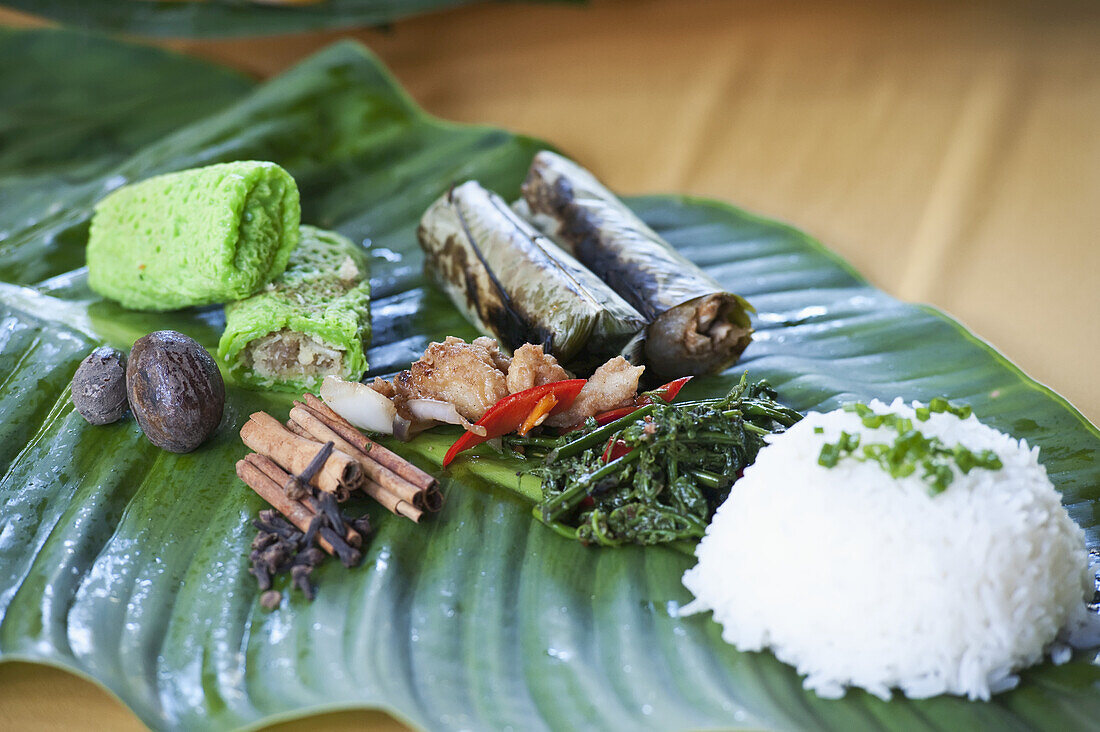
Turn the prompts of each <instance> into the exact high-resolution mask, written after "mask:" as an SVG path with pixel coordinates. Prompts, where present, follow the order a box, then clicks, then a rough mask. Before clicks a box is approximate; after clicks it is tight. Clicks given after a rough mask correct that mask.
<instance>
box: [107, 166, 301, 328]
mask: <svg viewBox="0 0 1100 732" xmlns="http://www.w3.org/2000/svg"><path fill="white" fill-rule="evenodd" d="M300 218H301V207H300V205H299V202H298V186H297V184H295V182H294V179H293V178H292V177H290V174H289V173H287V172H286V171H285V170H283V169H282V168H280V167H279V166H278V165H276V164H275V163H265V162H256V161H239V162H234V163H221V164H218V165H211V166H208V167H205V168H196V169H194V170H184V171H180V172H178V173H168V174H166V175H159V176H156V177H154V178H149V179H147V180H143V181H141V182H140V183H133V184H131V185H127V186H124V187H122V188H119V189H118V190H117V191H114V192H113V193H111V194H110V195H108V196H107V197H106V198H104V199H103V200H102V201H100V202H99V203H98V204H97V205H96V208H95V214H94V216H93V217H92V227H91V233H90V235H89V238H88V284H89V285H90V286H91V288H92V289H93V290H95V291H96V292H98V293H99V294H101V295H103V296H104V297H107V298H110V299H112V300H116V301H118V302H120V303H122V304H123V305H125V306H126V307H128V308H132V309H134V310H177V309H179V308H185V307H191V306H193V305H209V304H211V303H221V302H229V301H231V300H240V299H241V298H245V297H248V296H249V295H251V294H253V293H254V292H256V291H258V290H259V289H260V288H262V287H263V286H264V285H266V284H267V283H269V282H271V281H272V280H273V279H275V278H276V277H278V276H279V274H281V273H282V271H283V270H284V269H286V264H287V259H288V258H289V257H290V252H291V251H292V250H293V249H294V247H295V246H297V245H298V231H299V230H298V223H299V220H300Z"/></svg>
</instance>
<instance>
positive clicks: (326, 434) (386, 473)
mask: <svg viewBox="0 0 1100 732" xmlns="http://www.w3.org/2000/svg"><path fill="white" fill-rule="evenodd" d="M296 404H297V406H295V407H294V408H293V409H291V410H290V418H291V419H292V420H294V421H295V422H297V423H298V424H299V425H301V426H302V427H303V428H304V429H305V431H306V432H308V433H309V434H310V435H311V436H312V437H313V438H314V439H315V440H319V441H321V442H330V441H331V442H334V443H335V444H336V448H337V449H338V450H341V451H343V452H346V453H348V454H349V455H351V456H352V457H353V458H355V459H356V460H357V461H358V463H359V467H360V468H361V469H362V471H363V474H364V475H365V476H366V477H367V478H368V479H370V480H373V481H374V482H375V483H377V484H379V485H380V486H382V487H383V488H384V489H386V490H387V491H389V492H390V493H392V494H394V495H395V496H397V497H398V498H400V499H401V500H402V501H405V502H407V503H410V504H411V503H412V502H413V501H414V500H416V498H417V496H419V495H420V494H421V493H422V492H423V491H422V489H420V488H418V487H417V486H415V485H413V484H412V483H410V482H409V481H407V480H405V479H404V478H402V477H401V476H400V475H398V474H397V473H395V472H393V471H392V470H390V469H389V468H387V467H386V466H384V465H382V464H381V463H377V462H375V461H374V460H372V459H371V457H370V454H369V453H366V452H363V451H362V450H360V449H359V448H358V447H356V446H355V445H353V444H351V443H349V442H348V441H347V440H346V439H344V437H343V436H342V435H340V434H339V433H337V432H336V431H335V430H334V429H332V427H330V426H329V425H328V424H326V422H325V421H324V420H323V419H321V418H320V417H319V416H318V415H317V414H316V413H315V412H314V411H312V410H311V409H308V408H306V407H305V406H304V405H302V404H300V403H296Z"/></svg>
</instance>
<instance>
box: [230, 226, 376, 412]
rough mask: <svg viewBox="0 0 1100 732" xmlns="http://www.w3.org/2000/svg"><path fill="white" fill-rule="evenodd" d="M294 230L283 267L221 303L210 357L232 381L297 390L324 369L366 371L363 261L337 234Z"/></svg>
mask: <svg viewBox="0 0 1100 732" xmlns="http://www.w3.org/2000/svg"><path fill="white" fill-rule="evenodd" d="M301 228H302V232H301V243H300V244H299V245H298V248H297V249H295V250H294V252H292V253H291V255H290V263H289V264H288V265H287V268H286V271H285V272H283V274H282V275H281V276H279V277H278V278H277V279H276V280H275V281H274V282H273V283H271V284H270V285H268V287H267V289H266V290H264V291H263V292H260V293H259V294H256V295H253V296H252V297H250V298H248V299H246V300H241V301H240V302H235V303H230V304H228V305H226V306H225V332H224V333H223V334H222V337H221V341H220V342H219V343H218V358H219V359H221V361H222V362H223V363H225V364H226V365H227V366H228V367H229V372H230V374H231V375H232V377H233V379H234V380H235V381H237V382H238V383H242V384H246V385H249V386H257V387H263V388H271V389H279V390H286V391H296V392H298V393H301V392H302V391H303V390H313V389H316V388H317V387H318V386H319V385H320V383H321V380H322V379H323V378H324V377H325V376H326V375H328V374H334V375H336V376H339V377H341V378H343V379H346V380H348V381H358V380H359V379H361V378H362V377H363V373H364V372H365V371H366V369H367V357H366V353H365V349H366V347H367V345H368V344H369V342H370V281H369V278H368V267H367V258H366V256H365V255H364V253H363V250H362V249H361V248H360V247H358V246H356V245H355V244H353V243H352V242H351V241H350V240H348V239H346V238H345V237H343V236H340V235H339V234H336V233H333V232H331V231H323V230H321V229H315V228H313V227H312V226H303V227H301Z"/></svg>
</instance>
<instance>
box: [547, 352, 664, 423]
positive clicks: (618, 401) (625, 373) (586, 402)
mask: <svg viewBox="0 0 1100 732" xmlns="http://www.w3.org/2000/svg"><path fill="white" fill-rule="evenodd" d="M643 371H645V367H644V366H633V365H631V364H630V362H629V361H627V360H626V359H625V358H623V357H622V356H616V357H615V358H613V359H611V360H610V361H608V362H607V363H605V364H604V365H603V366H600V367H599V368H598V369H596V371H595V372H594V373H593V374H592V376H591V377H589V379H588V381H587V382H586V383H585V385H584V388H582V389H581V392H580V394H578V395H577V398H576V399H575V400H574V401H573V404H572V406H570V407H569V409H566V410H565V411H563V412H560V413H558V414H555V415H554V416H553V417H550V418H549V419H548V420H546V424H548V425H550V426H551V427H572V426H573V425H576V424H580V423H581V422H583V421H584V420H586V419H588V418H589V417H594V416H596V415H597V414H600V413H601V412H606V411H609V410H611V409H619V408H620V407H629V406H630V405H631V404H633V403H634V396H635V395H636V394H637V393H638V381H639V380H640V379H641V378H642V372H643Z"/></svg>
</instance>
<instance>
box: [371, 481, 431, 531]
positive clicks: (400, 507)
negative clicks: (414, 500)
mask: <svg viewBox="0 0 1100 732" xmlns="http://www.w3.org/2000/svg"><path fill="white" fill-rule="evenodd" d="M363 491H364V492H365V493H366V494H367V495H368V496H370V497H371V498H373V499H374V500H376V501H378V502H379V503H380V504H382V506H383V507H384V508H385V509H386V510H387V511H389V512H391V513H393V514H396V515H397V516H404V517H405V518H407V519H411V520H412V521H413V522H414V523H420V517H421V516H422V515H424V512H423V511H421V510H420V509H419V508H417V507H416V506H415V505H413V504H411V503H409V502H408V501H404V500H402V499H400V498H398V497H397V496H395V495H394V494H393V493H390V492H389V491H388V490H386V489H385V488H383V487H382V486H381V485H379V484H378V483H375V482H374V481H373V480H371V479H370V478H367V479H366V480H365V481H363Z"/></svg>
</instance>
